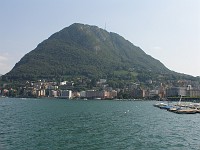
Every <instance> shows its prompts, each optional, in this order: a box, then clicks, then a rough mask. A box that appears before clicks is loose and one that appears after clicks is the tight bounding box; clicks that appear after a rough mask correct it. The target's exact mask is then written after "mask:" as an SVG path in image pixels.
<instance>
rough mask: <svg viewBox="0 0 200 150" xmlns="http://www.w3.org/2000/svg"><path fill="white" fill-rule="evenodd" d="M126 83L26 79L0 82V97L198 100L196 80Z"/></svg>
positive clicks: (198, 93) (199, 86) (199, 97)
mask: <svg viewBox="0 0 200 150" xmlns="http://www.w3.org/2000/svg"><path fill="white" fill-rule="evenodd" d="M154 82H156V81H152V80H148V81H146V84H148V85H153V86H151V88H150V87H149V86H141V83H128V84H125V85H122V86H121V87H116V86H115V87H112V86H110V85H109V84H108V82H107V80H106V79H99V80H97V81H92V80H89V79H81V78H77V79H76V81H60V82H55V81H46V80H38V81H26V82H25V83H24V84H22V85H21V86H13V85H12V84H8V83H4V84H2V85H0V96H1V97H20V98H44V97H49V98H64V99H101V100H104V99H156V100H162V99H168V98H174V97H176V98H178V97H179V96H180V95H181V96H183V97H187V98H189V99H200V85H199V82H197V81H188V80H179V81H177V82H176V84H172V83H170V84H166V83H165V84H163V83H158V82H157V84H154Z"/></svg>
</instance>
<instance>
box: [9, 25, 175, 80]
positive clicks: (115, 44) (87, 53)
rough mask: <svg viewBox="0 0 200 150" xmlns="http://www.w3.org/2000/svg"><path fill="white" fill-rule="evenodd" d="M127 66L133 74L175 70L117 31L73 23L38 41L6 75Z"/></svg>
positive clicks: (98, 73) (96, 73)
mask: <svg viewBox="0 0 200 150" xmlns="http://www.w3.org/2000/svg"><path fill="white" fill-rule="evenodd" d="M130 70H131V72H133V73H135V75H134V78H137V74H141V73H143V74H152V72H153V74H157V75H159V74H174V72H172V71H170V70H169V69H168V68H166V67H165V66H164V65H163V64H162V63H161V62H160V61H159V60H157V59H155V58H153V57H152V56H150V55H148V54H146V53H145V52H144V51H143V50H142V49H141V48H139V47H137V46H135V45H134V44H132V43H131V42H130V41H128V40H126V39H125V38H123V37H122V36H120V35H118V34H117V33H114V32H108V31H106V30H103V29H101V28H99V27H97V26H90V25H84V24H80V23H74V24H72V25H70V26H69V27H66V28H63V29H62V30H60V31H58V32H56V33H54V34H52V35H51V36H50V37H49V38H48V39H46V40H44V41H43V42H41V43H40V44H38V46H37V47H36V48H35V49H34V50H32V51H30V52H29V53H27V54H26V55H25V56H24V57H22V58H21V60H20V61H19V62H18V63H16V65H15V66H14V67H13V69H12V70H11V71H10V72H8V73H7V74H6V75H5V77H7V78H9V79H39V78H49V79H50V78H60V77H63V76H77V77H79V76H84V77H89V78H109V77H110V78H113V76H119V75H116V74H115V72H120V71H126V72H127V74H129V73H130ZM133 73H132V75H133ZM127 74H125V75H127ZM130 76H131V75H130ZM149 78H150V77H149Z"/></svg>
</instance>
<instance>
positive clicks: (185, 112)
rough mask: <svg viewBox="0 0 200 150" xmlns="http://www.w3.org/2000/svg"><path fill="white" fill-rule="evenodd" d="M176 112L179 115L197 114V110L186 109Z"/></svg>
mask: <svg viewBox="0 0 200 150" xmlns="http://www.w3.org/2000/svg"><path fill="white" fill-rule="evenodd" d="M174 112H175V113H177V114H195V113H197V110H196V109H191V108H184V109H178V110H176V111H174Z"/></svg>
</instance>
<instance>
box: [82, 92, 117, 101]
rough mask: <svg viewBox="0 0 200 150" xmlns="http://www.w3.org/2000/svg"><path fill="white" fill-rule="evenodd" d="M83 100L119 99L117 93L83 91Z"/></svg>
mask: <svg viewBox="0 0 200 150" xmlns="http://www.w3.org/2000/svg"><path fill="white" fill-rule="evenodd" d="M80 97H81V98H89V99H97V98H98V99H113V98H115V97H117V91H115V90H111V91H105V90H104V91H95V90H88V91H81V92H80Z"/></svg>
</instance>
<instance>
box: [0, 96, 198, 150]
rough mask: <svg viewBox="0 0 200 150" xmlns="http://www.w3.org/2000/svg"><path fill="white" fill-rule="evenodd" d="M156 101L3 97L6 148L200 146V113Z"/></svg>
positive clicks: (0, 132)
mask: <svg viewBox="0 0 200 150" xmlns="http://www.w3.org/2000/svg"><path fill="white" fill-rule="evenodd" d="M154 103H155V102H154V101H100V100H99V101H97V100H88V101H83V100H82V101H81V100H58V99H10V98H1V99H0V149H2V150H46V149H52V150H55V149H70V150H77V149H78V150H79V149H81V150H98V149H102V150H122V149H128V150H134V149H136V150H162V149H163V150H180V149H181V150H199V149H200V114H175V113H171V112H167V111H165V110H160V109H158V108H155V107H153V104H154Z"/></svg>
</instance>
